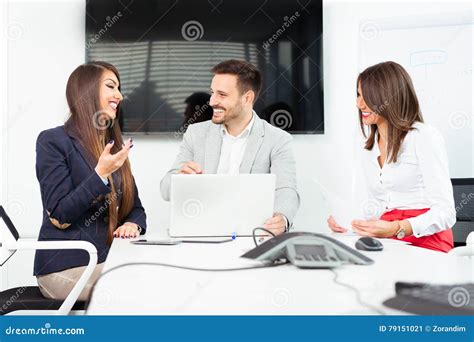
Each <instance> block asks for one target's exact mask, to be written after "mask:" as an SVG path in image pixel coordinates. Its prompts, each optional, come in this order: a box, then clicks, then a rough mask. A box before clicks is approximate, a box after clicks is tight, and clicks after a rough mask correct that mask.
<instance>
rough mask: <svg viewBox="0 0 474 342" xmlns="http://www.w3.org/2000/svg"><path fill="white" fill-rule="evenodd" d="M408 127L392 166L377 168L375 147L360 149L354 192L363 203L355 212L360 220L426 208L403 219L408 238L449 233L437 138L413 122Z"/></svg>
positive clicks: (450, 201) (448, 197) (450, 215)
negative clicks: (407, 226)
mask: <svg viewBox="0 0 474 342" xmlns="http://www.w3.org/2000/svg"><path fill="white" fill-rule="evenodd" d="M413 127H414V128H415V129H414V130H411V131H410V132H408V133H407V135H406V137H405V139H404V141H403V143H402V145H401V148H400V152H399V154H398V158H397V162H396V163H388V162H387V161H386V162H385V163H384V165H383V167H382V168H381V167H380V165H379V163H378V160H377V158H378V157H379V156H380V150H379V146H378V143H377V142H376V143H375V144H374V147H373V149H372V150H371V151H369V150H366V149H365V148H362V151H361V153H360V154H359V156H358V163H359V166H358V171H361V172H362V174H360V173H359V175H358V176H356V182H357V184H356V186H355V189H356V192H359V193H360V194H359V195H362V197H363V198H364V199H362V201H361V202H360V209H361V211H362V213H361V214H362V216H363V217H364V218H365V219H369V218H373V217H380V216H381V215H382V214H383V213H385V212H389V211H391V210H394V209H400V210H407V209H423V208H430V210H429V211H427V212H426V213H424V214H422V215H419V216H417V217H413V218H409V219H408V221H409V222H410V224H411V226H412V229H413V234H414V235H415V236H416V237H420V236H426V235H432V234H434V233H437V232H440V231H443V230H445V229H449V228H451V227H452V226H453V225H454V223H455V222H456V211H455V207H454V198H453V188H452V185H451V181H450V177H449V170H448V157H447V154H446V148H445V144H444V139H443V137H442V136H441V134H440V132H438V131H437V130H436V129H435V128H434V127H432V126H430V125H427V124H424V123H419V122H417V123H415V124H414V125H413ZM376 141H377V139H376ZM364 189H365V193H364ZM359 198H360V196H359Z"/></svg>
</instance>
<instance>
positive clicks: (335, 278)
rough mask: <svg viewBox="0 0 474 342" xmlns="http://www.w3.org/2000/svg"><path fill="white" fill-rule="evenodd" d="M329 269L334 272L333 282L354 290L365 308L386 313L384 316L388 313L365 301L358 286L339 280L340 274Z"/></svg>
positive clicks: (381, 313) (358, 300)
mask: <svg viewBox="0 0 474 342" xmlns="http://www.w3.org/2000/svg"><path fill="white" fill-rule="evenodd" d="M329 270H330V271H331V272H332V273H333V274H334V278H333V282H334V283H335V284H338V285H341V286H344V287H345V288H348V289H350V290H352V291H354V292H355V294H356V300H357V303H359V304H360V305H361V306H363V307H365V308H367V309H370V310H372V311H375V312H376V313H378V314H379V315H384V316H385V315H386V314H385V312H383V311H382V310H380V309H378V308H376V307H375V306H372V305H370V304H368V303H366V302H364V301H363V300H362V298H361V296H360V291H359V289H358V288H356V287H354V286H352V285H350V284H346V283H343V282H341V281H340V280H338V277H339V274H338V273H337V272H336V271H335V270H334V269H333V268H330V269H329Z"/></svg>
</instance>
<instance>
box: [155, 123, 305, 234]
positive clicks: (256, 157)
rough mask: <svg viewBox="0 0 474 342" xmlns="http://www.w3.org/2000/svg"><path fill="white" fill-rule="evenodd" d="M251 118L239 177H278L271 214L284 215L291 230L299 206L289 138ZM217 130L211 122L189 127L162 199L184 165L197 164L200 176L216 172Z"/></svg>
mask: <svg viewBox="0 0 474 342" xmlns="http://www.w3.org/2000/svg"><path fill="white" fill-rule="evenodd" d="M254 117H255V121H254V124H253V126H252V130H251V131H250V134H249V137H248V141H247V147H246V149H245V153H244V156H243V158H242V163H241V164H240V173H273V174H275V175H276V176H277V178H276V189H275V190H276V191H275V209H274V212H278V213H282V214H283V215H285V216H286V218H287V219H288V223H289V226H290V227H291V225H292V223H293V221H294V218H295V215H296V212H297V210H298V207H299V205H300V197H299V194H298V191H297V190H296V168H295V159H294V157H293V151H292V150H291V141H292V137H291V135H290V134H288V133H286V132H285V131H283V130H281V129H279V128H276V127H274V126H272V125H270V124H269V123H268V122H266V121H265V120H262V119H260V118H259V117H258V116H257V115H255V114H254ZM220 127H221V125H216V124H214V123H212V121H210V120H209V121H205V122H200V123H196V124H193V125H190V126H189V127H188V129H187V131H186V133H185V134H184V136H183V142H182V143H181V146H180V148H179V153H178V156H177V157H176V160H175V161H174V163H173V166H172V167H171V170H169V171H168V173H166V175H165V176H164V177H163V179H162V180H161V196H162V197H163V199H164V200H165V201H169V198H170V186H171V175H172V174H175V173H177V172H178V171H179V169H180V168H181V166H182V165H183V164H184V163H186V162H188V161H194V162H196V163H198V164H199V165H201V167H202V168H203V173H210V174H212V173H216V172H217V167H218V164H219V159H220V154H221V146H222V135H221V132H220Z"/></svg>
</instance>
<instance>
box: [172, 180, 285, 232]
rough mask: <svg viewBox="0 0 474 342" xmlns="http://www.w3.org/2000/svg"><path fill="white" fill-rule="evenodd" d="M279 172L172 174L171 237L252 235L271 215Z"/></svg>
mask: <svg viewBox="0 0 474 342" xmlns="http://www.w3.org/2000/svg"><path fill="white" fill-rule="evenodd" d="M275 184H276V176H275V175H272V174H243V175H216V174H213V175H173V176H172V177H171V195H170V203H171V213H170V229H169V235H170V236H171V237H199V236H203V237H204V236H206V237H221V236H222V237H227V236H229V237H232V236H251V235H252V230H253V229H254V228H255V227H261V226H262V224H263V223H264V222H265V220H267V219H268V218H270V217H272V214H273V204H274V200H275Z"/></svg>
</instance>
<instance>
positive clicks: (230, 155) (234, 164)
mask: <svg viewBox="0 0 474 342" xmlns="http://www.w3.org/2000/svg"><path fill="white" fill-rule="evenodd" d="M252 112H253V113H252V120H250V122H249V124H248V125H247V127H245V129H244V130H243V131H242V132H241V133H240V134H239V135H237V136H235V137H234V136H232V135H230V134H229V132H227V128H226V127H225V125H221V128H220V129H221V134H222V146H221V155H220V158H219V165H218V167H217V173H218V174H229V175H238V174H239V170H240V164H241V163H242V159H243V157H244V154H245V148H246V147H247V140H248V137H249V135H250V131H251V130H252V127H253V123H254V121H255V115H257V114H256V113H255V111H252ZM282 216H283V219H284V220H285V227H286V228H288V219H287V218H286V216H285V215H282Z"/></svg>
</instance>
